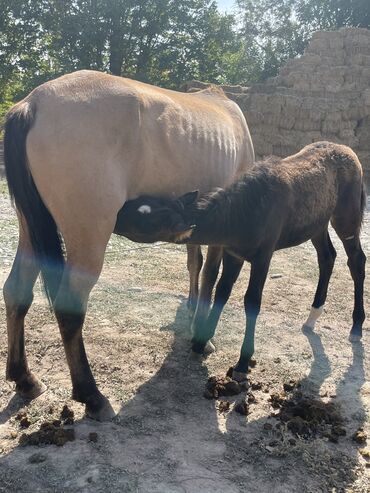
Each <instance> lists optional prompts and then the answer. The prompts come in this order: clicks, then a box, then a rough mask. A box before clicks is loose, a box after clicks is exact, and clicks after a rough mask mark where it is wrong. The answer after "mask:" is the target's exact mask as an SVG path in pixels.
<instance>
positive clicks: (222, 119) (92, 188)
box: [4, 71, 254, 419]
mask: <svg viewBox="0 0 370 493" xmlns="http://www.w3.org/2000/svg"><path fill="white" fill-rule="evenodd" d="M4 151H5V168H6V175H7V179H8V185H9V190H10V194H11V196H12V197H13V199H14V202H15V205H16V209H17V214H18V219H19V245H18V250H17V254H16V258H15V261H14V264H13V268H12V270H11V273H10V275H9V278H8V279H7V281H6V283H5V286H4V298H5V304H6V311H7V327H8V345H9V350H8V361H7V378H8V379H9V380H12V381H15V383H16V390H17V392H19V393H20V394H21V395H23V396H24V397H27V398H34V397H36V396H37V395H39V394H40V393H41V392H42V391H43V390H44V386H43V384H42V383H41V382H40V381H39V380H38V379H37V378H36V377H35V376H34V375H33V373H32V372H31V370H30V369H29V367H28V364H27V358H26V354H25V347H24V318H25V316H26V314H27V311H28V309H29V307H30V305H31V303H32V298H33V295H32V290H33V285H34V283H35V280H36V278H37V276H38V274H39V272H40V270H41V274H42V277H43V280H44V285H45V288H46V292H47V294H48V297H49V299H50V302H51V304H52V306H53V309H54V311H55V314H56V318H57V320H58V324H59V328H60V332H61V336H62V339H63V343H64V348H65V352H66V356H67V361H68V365H69V368H70V373H71V378H72V385H73V397H74V398H75V399H76V400H78V401H80V402H83V403H85V404H86V411H87V414H88V415H90V416H91V417H94V418H96V419H106V418H109V417H111V416H112V415H113V410H112V408H111V406H110V404H109V402H108V400H107V399H106V398H105V397H104V396H103V395H102V394H101V393H100V392H99V390H98V389H97V386H96V383H95V380H94V377H93V375H92V373H91V370H90V366H89V363H88V359H87V356H86V353H85V348H84V343H83V339H82V325H83V322H84V318H85V313H86V306H87V301H88V297H89V294H90V291H91V289H92V287H93V286H94V284H95V283H96V281H97V279H98V277H99V275H100V271H101V268H102V265H103V259H104V253H105V249H106V245H107V243H108V240H109V237H110V235H111V234H112V232H113V230H115V231H116V232H117V233H120V226H119V225H118V226H117V225H116V220H117V213H118V211H119V210H120V209H121V208H122V206H123V204H124V203H125V201H126V200H128V199H134V198H135V197H137V196H139V195H142V194H167V195H169V196H171V194H173V195H175V196H178V195H180V194H181V193H184V192H185V191H186V190H189V189H193V188H200V189H201V190H203V191H207V190H210V189H212V188H213V187H215V186H225V185H226V184H229V183H231V182H232V181H233V180H234V179H235V177H237V176H238V175H239V174H241V173H243V172H244V171H245V170H246V168H247V167H248V166H249V165H251V164H252V163H253V161H254V154H253V146H252V142H251V138H250V134H249V130H248V127H247V124H246V121H245V118H244V116H243V114H242V112H241V110H240V109H239V107H238V106H237V105H236V104H235V103H233V102H232V101H230V100H229V99H227V98H226V96H225V95H224V94H223V93H222V91H219V90H217V89H210V90H205V91H200V92H198V93H194V94H183V93H177V92H174V91H169V90H164V89H160V88H156V87H153V86H149V85H147V84H143V83H140V82H135V81H132V80H128V79H122V78H119V77H113V76H110V75H106V74H101V73H98V72H92V71H81V72H76V73H74V74H69V75H66V76H64V77H61V78H59V79H56V80H54V81H51V82H48V83H46V84H43V85H41V86H40V87H38V88H37V89H35V90H34V91H33V92H32V93H31V94H30V95H29V96H27V97H26V98H25V99H24V100H23V101H21V102H20V103H18V104H17V105H16V106H14V107H13V109H12V110H11V111H10V113H9V114H8V116H7V121H6V125H5V148H4ZM62 241H63V244H64V249H65V252H63V251H62ZM220 255H221V254H220V249H219V248H213V249H211V250H209V257H208V258H207V262H206V265H205V270H204V279H205V281H207V276H208V275H209V272H210V271H212V272H213V271H214V266H215V265H216V267H217V269H218V266H219V262H220ZM188 259H189V260H188V265H189V268H190V277H191V290H190V297H191V298H192V299H193V301H194V298H196V295H197V286H198V275H199V270H200V265H201V256H200V248H199V247H194V246H192V245H191V246H190V249H189V257H188ZM204 285H205V288H204V289H205V296H206V297H207V296H209V294H207V293H208V292H209V290H207V284H206V282H205V283H204ZM200 296H202V292H201V293H200Z"/></svg>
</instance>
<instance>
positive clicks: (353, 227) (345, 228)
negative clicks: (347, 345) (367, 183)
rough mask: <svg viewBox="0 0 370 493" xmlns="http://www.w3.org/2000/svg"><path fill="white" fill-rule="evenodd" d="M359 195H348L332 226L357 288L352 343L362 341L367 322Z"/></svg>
mask: <svg viewBox="0 0 370 493" xmlns="http://www.w3.org/2000/svg"><path fill="white" fill-rule="evenodd" d="M355 192H356V193H355ZM358 195H359V194H358V190H355V191H354V192H353V196H352V195H351V194H347V197H346V198H345V200H342V201H340V203H339V204H338V206H337V208H336V210H335V214H334V217H333V218H332V225H333V227H334V229H335V231H336V233H337V234H338V236H339V238H340V239H341V240H342V243H343V246H344V249H345V251H346V254H347V257H348V261H347V265H348V267H349V270H350V272H351V276H352V279H353V282H354V288H355V289H354V290H355V302H354V309H353V313H352V320H353V324H352V328H351V332H350V335H349V340H350V341H351V342H355V341H358V340H360V339H361V337H362V325H363V323H364V320H365V310H364V280H365V264H366V256H365V254H364V252H363V250H362V247H361V241H360V230H361V222H362V210H361V203H360V201H359V199H358Z"/></svg>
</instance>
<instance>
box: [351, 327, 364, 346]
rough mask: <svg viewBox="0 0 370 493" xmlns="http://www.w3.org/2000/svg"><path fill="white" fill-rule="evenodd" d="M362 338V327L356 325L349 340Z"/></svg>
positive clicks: (354, 340)
mask: <svg viewBox="0 0 370 493" xmlns="http://www.w3.org/2000/svg"><path fill="white" fill-rule="evenodd" d="M361 338H362V327H361V326H359V325H354V326H353V327H352V329H351V332H350V333H349V337H348V340H349V341H350V342H359V341H361Z"/></svg>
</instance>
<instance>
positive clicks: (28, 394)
mask: <svg viewBox="0 0 370 493" xmlns="http://www.w3.org/2000/svg"><path fill="white" fill-rule="evenodd" d="M46 390H47V387H46V385H45V384H44V383H42V382H41V380H39V379H38V378H37V377H35V376H34V375H33V374H32V373H30V374H28V375H27V376H26V377H25V378H24V379H22V381H20V382H17V383H16V385H15V391H16V392H17V394H18V395H19V396H20V397H22V399H25V400H28V401H31V400H33V399H36V397H39V396H40V395H41V394H43V393H44V392H45V391H46Z"/></svg>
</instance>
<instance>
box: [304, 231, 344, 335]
mask: <svg viewBox="0 0 370 493" xmlns="http://www.w3.org/2000/svg"><path fill="white" fill-rule="evenodd" d="M312 243H313V246H314V247H315V249H316V253H317V260H318V263H319V271H320V276H319V282H318V285H317V288H316V293H315V298H314V300H313V303H312V307H311V312H310V315H309V317H308V319H307V321H306V322H305V323H304V326H305V327H308V328H310V329H312V330H313V329H314V327H315V323H316V321H317V319H318V318H319V316H320V315H321V314H322V312H323V308H324V303H325V301H326V296H327V293H328V286H329V281H330V277H331V274H332V272H333V267H334V262H335V258H336V256H337V252H336V251H335V248H334V246H333V244H332V242H331V239H330V236H329V233H328V231H327V229H326V230H325V231H324V232H322V233H320V234H319V235H318V236H316V237H315V238H312Z"/></svg>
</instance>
